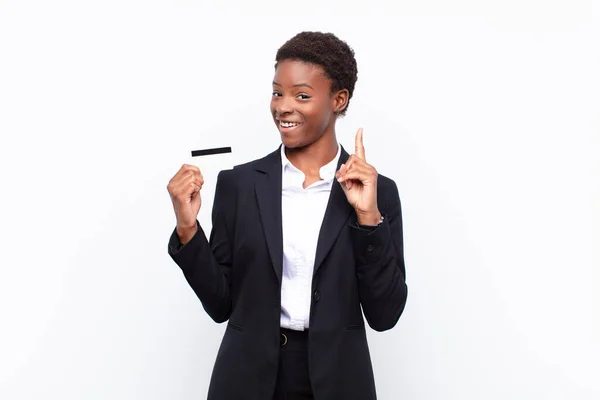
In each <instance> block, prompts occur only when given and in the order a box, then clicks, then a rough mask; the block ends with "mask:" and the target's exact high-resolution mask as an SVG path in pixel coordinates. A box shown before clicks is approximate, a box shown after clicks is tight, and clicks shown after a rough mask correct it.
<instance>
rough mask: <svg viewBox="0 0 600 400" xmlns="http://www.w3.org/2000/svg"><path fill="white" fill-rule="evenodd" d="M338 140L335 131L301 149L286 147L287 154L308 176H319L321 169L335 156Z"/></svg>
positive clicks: (293, 163)
mask: <svg viewBox="0 0 600 400" xmlns="http://www.w3.org/2000/svg"><path fill="white" fill-rule="evenodd" d="M337 151H338V142H337V139H336V137H335V132H333V134H332V135H324V136H323V137H322V138H321V139H319V140H318V141H316V142H315V143H313V144H311V145H309V146H306V147H302V148H299V149H288V148H286V149H285V156H286V157H287V158H288V160H290V162H291V163H292V165H293V166H294V167H296V168H298V169H299V170H300V171H302V172H303V173H304V175H306V176H319V170H320V169H321V167H322V166H323V165H326V164H328V163H329V162H331V160H333V159H334V158H335V156H336V155H337Z"/></svg>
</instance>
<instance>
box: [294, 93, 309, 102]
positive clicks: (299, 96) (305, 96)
mask: <svg viewBox="0 0 600 400" xmlns="http://www.w3.org/2000/svg"><path fill="white" fill-rule="evenodd" d="M296 97H298V98H299V99H300V100H308V99H310V96H309V95H307V94H304V93H300V94H299V95H298V96H296Z"/></svg>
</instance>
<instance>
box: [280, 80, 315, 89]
mask: <svg viewBox="0 0 600 400" xmlns="http://www.w3.org/2000/svg"><path fill="white" fill-rule="evenodd" d="M273 85H276V86H281V85H280V84H279V83H277V82H275V81H273ZM293 87H308V88H311V89H312V90H315V89H314V88H313V87H312V86H310V85H309V84H308V83H297V84H295V85H293Z"/></svg>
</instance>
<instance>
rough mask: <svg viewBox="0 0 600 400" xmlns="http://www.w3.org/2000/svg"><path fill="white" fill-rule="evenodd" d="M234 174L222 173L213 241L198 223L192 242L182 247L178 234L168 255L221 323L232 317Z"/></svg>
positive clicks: (230, 172) (174, 231) (172, 238)
mask: <svg viewBox="0 0 600 400" xmlns="http://www.w3.org/2000/svg"><path fill="white" fill-rule="evenodd" d="M232 175H233V170H225V171H221V172H219V175H218V177H217V185H216V189H215V199H214V204H213V209H212V224H213V226H212V230H211V233H210V240H207V239H206V234H205V233H204V230H203V229H202V227H201V226H200V224H199V223H198V221H196V224H197V227H198V231H197V232H196V234H195V235H194V236H193V237H192V239H191V240H190V241H189V242H187V243H186V244H185V245H183V246H181V242H180V241H179V237H178V236H177V230H176V229H175V230H173V233H172V234H171V238H170V240H169V246H168V247H169V249H168V252H169V255H170V256H171V258H172V259H173V261H175V263H176V264H177V265H178V266H179V267H180V268H181V270H182V272H183V275H184V276H185V279H186V280H187V281H188V283H189V285H190V287H191V288H192V289H193V290H194V292H195V293H196V295H197V296H198V298H199V299H200V301H201V302H202V306H203V307H204V310H205V311H206V312H207V313H208V315H209V316H210V317H211V318H212V319H213V320H214V321H215V322H218V323H221V322H224V321H226V320H228V319H229V316H230V315H231V305H232V300H231V290H230V285H231V271H232V251H231V249H232V246H231V239H232V236H231V235H230V234H231V228H232V225H233V223H232V221H231V220H230V218H228V215H231V213H232V211H233V204H232V200H233V199H234V198H235V193H234V185H233V176H232Z"/></svg>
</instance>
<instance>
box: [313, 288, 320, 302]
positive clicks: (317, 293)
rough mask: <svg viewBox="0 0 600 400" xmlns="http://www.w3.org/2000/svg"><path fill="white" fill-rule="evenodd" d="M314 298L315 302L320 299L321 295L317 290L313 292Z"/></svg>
mask: <svg viewBox="0 0 600 400" xmlns="http://www.w3.org/2000/svg"><path fill="white" fill-rule="evenodd" d="M314 298H315V301H319V299H320V298H321V293H319V291H318V290H315V293H314Z"/></svg>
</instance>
